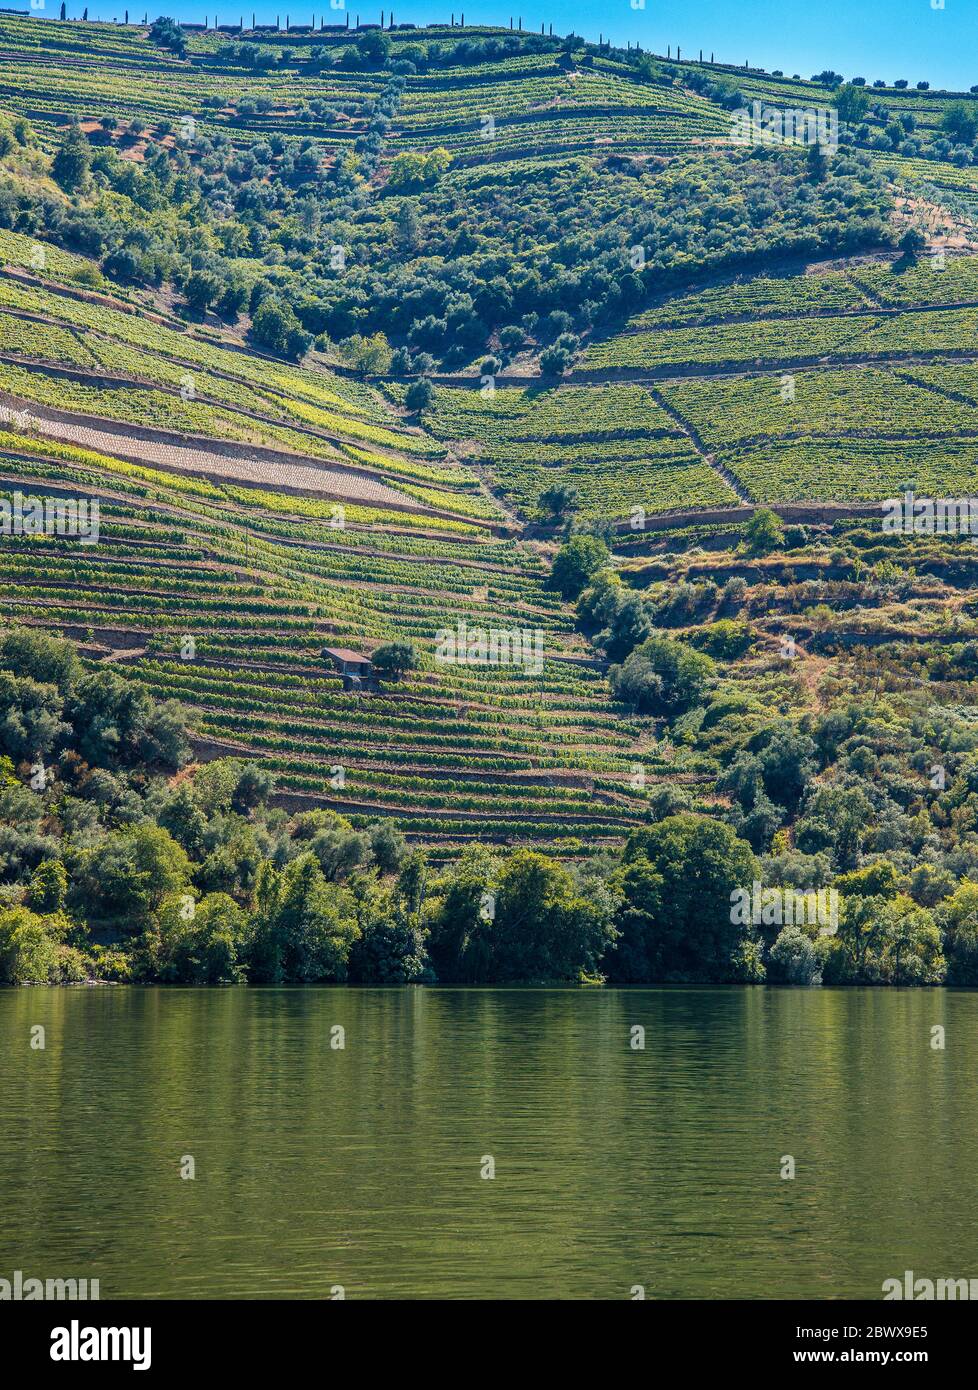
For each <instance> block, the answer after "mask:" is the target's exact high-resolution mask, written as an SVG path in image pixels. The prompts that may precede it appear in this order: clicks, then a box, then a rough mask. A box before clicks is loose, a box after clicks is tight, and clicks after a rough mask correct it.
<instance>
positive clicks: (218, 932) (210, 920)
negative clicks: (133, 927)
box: [154, 893, 248, 985]
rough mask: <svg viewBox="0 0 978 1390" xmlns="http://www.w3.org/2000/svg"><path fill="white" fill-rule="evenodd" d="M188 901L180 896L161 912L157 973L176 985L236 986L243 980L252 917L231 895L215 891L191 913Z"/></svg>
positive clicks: (157, 943) (157, 944) (157, 942)
mask: <svg viewBox="0 0 978 1390" xmlns="http://www.w3.org/2000/svg"><path fill="white" fill-rule="evenodd" d="M187 902H188V899H186V898H183V899H180V898H175V899H171V900H170V901H169V902H168V903H166V904H165V905H164V907H163V909H162V910H161V912H160V914H159V919H160V920H159V929H158V939H157V941H156V942H155V943H154V945H155V952H154V956H155V959H154V965H155V974H156V975H157V976H158V978H159V979H161V980H164V981H168V982H171V983H176V984H187V985H217V984H233V983H234V982H236V981H238V980H240V979H242V978H243V974H244V968H243V964H242V961H241V959H240V957H241V953H242V951H243V950H244V949H245V947H246V943H247V937H248V918H247V916H246V914H245V913H244V911H243V910H242V909H241V908H240V907H239V906H238V904H237V903H236V902H235V901H234V900H233V899H232V898H230V897H228V896H227V894H226V893H210V894H208V896H207V897H205V898H204V899H203V900H202V901H201V902H199V903H196V904H194V906H193V909H192V911H189V912H188V911H187Z"/></svg>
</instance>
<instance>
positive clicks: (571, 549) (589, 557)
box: [550, 535, 609, 599]
mask: <svg viewBox="0 0 978 1390" xmlns="http://www.w3.org/2000/svg"><path fill="white" fill-rule="evenodd" d="M608 559H609V554H608V547H607V546H606V545H605V543H604V541H602V540H599V539H598V537H596V536H586V535H580V536H571V537H570V539H569V540H567V541H565V543H564V544H563V545H562V546H561V547H560V549H559V550H558V551H557V554H556V555H555V556H554V562H553V566H552V568H551V571H550V582H551V584H552V585H553V586H554V588H555V589H556V590H557V591H558V592H559V594H560V596H561V597H562V598H565V599H575V598H578V597H579V595H580V594H581V592H582V591H583V590H584V588H585V587H586V586H587V583H588V581H589V580H590V579H591V578H592V576H593V575H595V574H596V573H597V571H598V570H600V569H602V568H603V567H605V566H606V565H607V563H608Z"/></svg>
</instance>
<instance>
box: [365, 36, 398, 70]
mask: <svg viewBox="0 0 978 1390" xmlns="http://www.w3.org/2000/svg"><path fill="white" fill-rule="evenodd" d="M357 52H358V53H359V55H360V57H361V59H362V60H363V62H364V63H367V64H369V65H370V66H371V67H375V68H382V67H385V66H386V64H387V61H388V59H389V58H390V53H391V41H390V39H389V38H388V37H387V35H386V34H384V33H382V32H381V31H380V30H379V29H378V30H372V31H371V32H370V33H367V34H364V35H363V37H362V38H359V39H357Z"/></svg>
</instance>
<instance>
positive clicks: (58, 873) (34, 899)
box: [24, 859, 68, 913]
mask: <svg viewBox="0 0 978 1390" xmlns="http://www.w3.org/2000/svg"><path fill="white" fill-rule="evenodd" d="M67 892H68V874H67V872H66V870H65V866H64V865H63V864H62V862H61V860H60V859H45V860H44V861H43V863H41V864H38V866H37V868H36V869H35V870H34V872H33V874H32V875H31V881H30V883H29V884H28V885H27V894H26V896H25V898H24V901H25V903H26V904H27V906H28V907H29V908H30V909H31V911H32V912H40V913H50V912H61V911H63V909H64V905H65V897H66V895H67Z"/></svg>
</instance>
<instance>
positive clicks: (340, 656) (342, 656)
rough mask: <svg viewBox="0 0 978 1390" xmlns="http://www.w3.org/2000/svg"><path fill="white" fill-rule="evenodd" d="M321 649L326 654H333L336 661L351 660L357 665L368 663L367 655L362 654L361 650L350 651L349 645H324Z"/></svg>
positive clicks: (366, 664) (367, 664)
mask: <svg viewBox="0 0 978 1390" xmlns="http://www.w3.org/2000/svg"><path fill="white" fill-rule="evenodd" d="M323 651H324V652H325V653H326V655H327V656H334V657H335V658H336V660H337V661H353V662H356V664H357V665H358V666H369V665H370V657H369V656H364V654H363V652H351V651H350V649H349V647H324V648H323Z"/></svg>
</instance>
